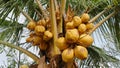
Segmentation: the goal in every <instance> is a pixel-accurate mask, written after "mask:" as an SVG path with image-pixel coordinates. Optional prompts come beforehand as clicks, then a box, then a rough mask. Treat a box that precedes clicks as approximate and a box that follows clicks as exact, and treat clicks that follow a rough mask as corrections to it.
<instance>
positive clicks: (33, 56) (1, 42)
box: [0, 40, 39, 63]
mask: <svg viewBox="0 0 120 68" xmlns="http://www.w3.org/2000/svg"><path fill="white" fill-rule="evenodd" d="M0 44H3V45H5V46H8V47H11V48H15V49H17V50H19V51H21V52H23V53H25V54H26V55H28V56H29V57H31V58H32V59H33V60H34V61H35V62H36V63H39V57H37V56H36V55H35V54H33V53H31V52H29V51H27V50H26V49H23V48H21V47H19V46H16V45H14V44H11V43H8V42H4V41H2V40H0Z"/></svg>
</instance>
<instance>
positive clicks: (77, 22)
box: [73, 16, 82, 27]
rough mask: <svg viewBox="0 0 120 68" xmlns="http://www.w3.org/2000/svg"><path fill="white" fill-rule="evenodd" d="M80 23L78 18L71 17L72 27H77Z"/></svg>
mask: <svg viewBox="0 0 120 68" xmlns="http://www.w3.org/2000/svg"><path fill="white" fill-rule="evenodd" d="M81 23H82V21H81V19H80V17H79V16H74V17H73V25H74V27H78V26H79V25H80V24H81Z"/></svg>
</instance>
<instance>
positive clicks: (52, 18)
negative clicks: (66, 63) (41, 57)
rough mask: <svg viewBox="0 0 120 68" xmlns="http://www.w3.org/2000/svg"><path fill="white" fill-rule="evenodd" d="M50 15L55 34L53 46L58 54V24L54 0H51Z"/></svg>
mask: <svg viewBox="0 0 120 68" xmlns="http://www.w3.org/2000/svg"><path fill="white" fill-rule="evenodd" d="M50 16H51V27H52V33H53V34H54V35H53V47H54V53H55V54H58V52H57V51H56V49H57V47H56V40H57V37H58V35H57V24H56V17H55V8H54V0H50Z"/></svg>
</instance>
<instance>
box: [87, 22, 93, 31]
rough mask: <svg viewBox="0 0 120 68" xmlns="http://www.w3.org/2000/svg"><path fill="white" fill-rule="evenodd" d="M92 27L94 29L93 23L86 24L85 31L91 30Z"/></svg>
mask: <svg viewBox="0 0 120 68" xmlns="http://www.w3.org/2000/svg"><path fill="white" fill-rule="evenodd" d="M93 27H94V24H93V23H87V24H86V28H87V30H90V29H92V28H93Z"/></svg>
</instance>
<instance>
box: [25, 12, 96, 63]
mask: <svg viewBox="0 0 120 68" xmlns="http://www.w3.org/2000/svg"><path fill="white" fill-rule="evenodd" d="M67 16H68V18H67V19H65V20H64V24H65V26H64V30H65V33H64V35H63V36H62V37H58V38H57V40H55V41H56V46H57V47H58V48H59V50H60V51H61V56H62V60H63V61H64V62H72V61H74V58H78V59H80V60H84V59H86V58H87V57H88V51H87V49H86V48H87V47H89V46H90V45H92V43H93V41H94V40H93V38H92V37H91V36H90V35H88V32H89V31H90V30H91V29H92V28H93V27H94V24H93V23H89V20H90V16H89V14H88V13H83V14H82V15H81V16H72V15H67ZM56 21H57V24H58V22H59V21H60V17H59V13H56ZM27 28H28V29H29V30H31V33H30V35H29V37H28V38H27V39H26V42H29V43H32V44H33V45H34V46H38V47H39V48H40V50H44V51H46V50H48V51H49V49H50V48H51V46H50V47H48V45H49V44H48V43H49V42H51V39H52V38H53V34H52V32H51V25H50V20H49V18H45V19H40V20H38V21H37V22H35V21H31V22H29V23H28V24H27ZM47 48H48V49H47Z"/></svg>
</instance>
